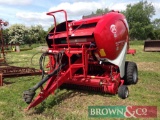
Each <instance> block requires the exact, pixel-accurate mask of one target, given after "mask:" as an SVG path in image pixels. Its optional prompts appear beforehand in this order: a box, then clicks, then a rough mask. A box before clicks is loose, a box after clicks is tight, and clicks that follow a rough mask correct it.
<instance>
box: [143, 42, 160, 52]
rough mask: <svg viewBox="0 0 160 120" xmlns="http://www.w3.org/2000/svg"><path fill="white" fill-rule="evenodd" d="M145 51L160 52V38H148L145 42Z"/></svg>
mask: <svg viewBox="0 0 160 120" xmlns="http://www.w3.org/2000/svg"><path fill="white" fill-rule="evenodd" d="M144 51H145V52H160V40H146V41H145V42H144Z"/></svg>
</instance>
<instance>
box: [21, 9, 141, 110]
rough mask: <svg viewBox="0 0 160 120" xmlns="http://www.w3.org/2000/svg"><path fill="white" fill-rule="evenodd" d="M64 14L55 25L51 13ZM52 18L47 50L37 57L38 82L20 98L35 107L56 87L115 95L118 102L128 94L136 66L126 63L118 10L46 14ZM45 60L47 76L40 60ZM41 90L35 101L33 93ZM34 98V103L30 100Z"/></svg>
mask: <svg viewBox="0 0 160 120" xmlns="http://www.w3.org/2000/svg"><path fill="white" fill-rule="evenodd" d="M57 12H62V13H64V18H65V21H64V22H62V23H60V24H57V23H56V17H55V13H57ZM47 15H50V16H53V18H54V28H53V29H52V30H51V31H50V32H49V33H48V35H47V37H46V42H47V44H48V50H47V51H46V52H45V53H43V54H42V55H41V57H40V68H41V70H42V80H41V81H40V82H38V83H37V84H36V85H35V86H33V87H32V88H30V89H29V90H27V91H24V93H23V98H24V101H25V102H26V103H28V104H29V106H28V107H27V110H29V109H30V108H32V107H35V106H36V105H38V104H39V103H41V102H42V101H43V100H45V99H46V98H47V97H48V96H49V95H50V94H53V93H54V92H55V90H56V89H57V88H59V87H70V88H80V89H81V88H86V89H87V90H93V91H94V90H96V91H101V92H103V93H108V94H112V95H115V94H118V96H119V97H120V98H122V99H125V98H127V97H128V95H129V90H128V87H127V85H130V84H136V83H137V81H138V72H137V71H138V70H137V65H136V63H134V62H129V61H126V60H125V58H126V54H127V53H128V54H135V52H136V51H135V50H134V49H129V35H128V31H129V28H128V24H127V20H126V18H125V16H124V15H123V14H121V13H119V12H118V11H111V12H109V13H106V14H103V15H99V16H94V17H90V18H83V19H81V20H67V13H66V11H65V10H58V11H53V12H48V13H47ZM46 56H47V57H49V63H48V66H47V67H49V71H48V72H47V75H45V74H46V72H45V70H44V67H43V59H44V58H45V57H46ZM38 88H40V89H41V91H40V93H39V94H38V96H37V97H36V98H34V96H35V94H36V90H37V89H38ZM33 98H34V100H33Z"/></svg>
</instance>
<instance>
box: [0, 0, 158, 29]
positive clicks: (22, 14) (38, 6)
mask: <svg viewBox="0 0 160 120" xmlns="http://www.w3.org/2000/svg"><path fill="white" fill-rule="evenodd" d="M139 1H143V0H0V19H3V20H6V21H8V22H9V24H10V25H13V24H24V25H25V26H31V25H42V26H43V27H44V29H47V28H48V27H50V26H51V25H52V24H53V17H51V16H48V15H46V13H47V12H51V11H55V10H60V9H63V10H66V11H67V16H68V19H69V20H78V19H81V18H82V16H83V15H89V14H91V13H92V12H95V11H96V10H97V9H105V8H109V9H110V10H119V11H121V10H125V9H126V5H128V4H135V3H137V2H139ZM147 1H148V2H151V3H152V4H153V6H154V7H155V10H156V14H155V15H154V16H153V19H155V18H160V0H147ZM56 18H57V21H58V22H62V21H64V15H63V13H59V14H56Z"/></svg>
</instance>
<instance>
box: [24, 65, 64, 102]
mask: <svg viewBox="0 0 160 120" xmlns="http://www.w3.org/2000/svg"><path fill="white" fill-rule="evenodd" d="M64 66H65V64H62V65H60V66H59V67H58V68H57V69H56V70H54V71H53V72H52V73H50V74H48V75H47V76H46V77H44V78H43V79H42V80H41V81H40V82H38V83H37V84H36V85H35V86H34V87H32V88H30V89H29V90H27V91H24V93H23V99H24V101H25V102H26V103H27V104H29V103H31V102H32V99H33V98H34V96H35V94H36V92H35V91H36V90H37V89H38V88H39V87H41V86H42V85H43V84H44V83H45V82H46V81H48V80H49V79H50V78H51V77H52V76H53V75H56V74H57V73H58V72H59V71H60V70H61V69H62V68H63V67H64Z"/></svg>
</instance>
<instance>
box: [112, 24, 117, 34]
mask: <svg viewBox="0 0 160 120" xmlns="http://www.w3.org/2000/svg"><path fill="white" fill-rule="evenodd" d="M110 31H111V32H112V33H113V34H114V37H117V29H116V26H115V25H114V24H112V25H111V26H110Z"/></svg>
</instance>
